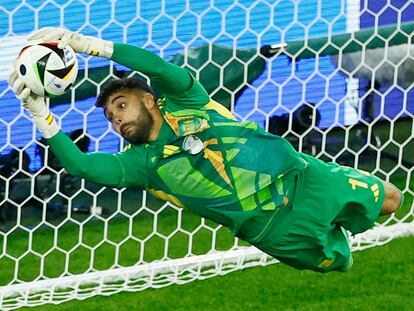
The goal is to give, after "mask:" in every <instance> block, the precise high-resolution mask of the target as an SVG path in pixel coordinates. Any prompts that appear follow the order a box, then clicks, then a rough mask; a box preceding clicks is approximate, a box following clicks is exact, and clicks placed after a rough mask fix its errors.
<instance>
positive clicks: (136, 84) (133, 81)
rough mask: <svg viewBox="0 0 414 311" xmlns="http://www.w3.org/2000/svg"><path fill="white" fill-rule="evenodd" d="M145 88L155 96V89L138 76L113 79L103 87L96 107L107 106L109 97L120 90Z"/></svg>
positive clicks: (144, 89)
mask: <svg viewBox="0 0 414 311" xmlns="http://www.w3.org/2000/svg"><path fill="white" fill-rule="evenodd" d="M124 89H127V90H137V89H138V90H143V91H145V92H148V93H151V94H152V95H153V96H154V98H156V96H155V92H154V90H153V89H152V88H151V87H150V86H149V85H148V84H147V83H146V82H145V81H143V80H141V79H137V78H121V79H113V80H111V81H110V82H109V83H108V84H107V85H106V86H105V87H104V89H103V91H102V92H101V94H99V96H98V99H97V100H96V103H95V106H96V107H103V106H105V103H106V101H107V100H108V97H109V96H111V95H112V94H113V93H115V92H116V91H119V90H124Z"/></svg>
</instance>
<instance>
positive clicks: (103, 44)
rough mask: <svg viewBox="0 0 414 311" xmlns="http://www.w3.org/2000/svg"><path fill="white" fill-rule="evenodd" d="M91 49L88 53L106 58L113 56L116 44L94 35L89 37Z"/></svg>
mask: <svg viewBox="0 0 414 311" xmlns="http://www.w3.org/2000/svg"><path fill="white" fill-rule="evenodd" d="M88 39H89V40H90V41H89V49H88V51H87V53H88V54H90V55H93V56H100V57H105V58H111V57H112V54H113V53H114V44H113V43H112V42H111V41H105V40H102V39H97V38H93V37H88Z"/></svg>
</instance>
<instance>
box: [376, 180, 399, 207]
mask: <svg viewBox="0 0 414 311" xmlns="http://www.w3.org/2000/svg"><path fill="white" fill-rule="evenodd" d="M381 182H382V184H383V185H384V190H385V197H384V203H383V204H382V208H381V214H380V215H389V214H392V213H394V212H395V211H396V210H397V209H398V208H399V207H401V206H402V204H403V199H404V196H403V194H402V193H401V191H400V190H398V188H397V187H395V186H394V185H393V184H391V183H389V182H387V181H383V180H381Z"/></svg>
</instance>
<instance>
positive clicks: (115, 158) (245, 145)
mask: <svg viewBox="0 0 414 311" xmlns="http://www.w3.org/2000/svg"><path fill="white" fill-rule="evenodd" d="M113 60H114V61H116V62H118V63H120V64H123V65H126V66H128V67H130V68H132V69H134V70H138V71H141V72H143V73H144V74H146V75H148V76H149V77H150V79H151V81H152V83H153V84H155V86H156V87H157V89H158V90H160V91H162V92H163V94H164V97H162V98H161V99H160V100H159V101H158V103H159V106H160V110H161V114H162V115H163V117H164V122H163V125H162V127H161V129H160V132H159V135H158V138H157V140H156V141H151V142H149V143H146V144H141V145H128V146H127V147H126V148H125V150H124V151H122V152H119V153H117V154H114V155H110V154H105V153H99V152H98V153H90V154H82V153H81V152H80V151H79V150H77V149H76V146H75V145H74V144H73V143H72V142H71V141H70V140H69V139H68V138H67V137H66V136H65V135H64V134H63V133H62V132H60V133H58V134H57V135H56V136H55V137H52V138H51V139H49V140H48V142H49V145H50V146H51V149H52V151H53V152H54V153H55V154H56V156H57V157H58V158H59V160H60V161H61V163H62V165H63V166H64V167H65V168H66V169H67V170H68V171H69V173H72V174H74V175H79V176H81V177H83V178H86V179H89V180H92V181H94V182H97V183H100V184H104V185H108V186H112V187H136V188H140V189H146V190H147V191H149V192H150V193H152V194H153V195H155V196H157V197H159V198H161V199H164V200H167V201H169V202H172V203H173V204H175V205H177V206H180V207H184V208H188V209H189V210H191V211H192V212H194V213H196V214H198V215H200V216H202V217H205V218H208V219H211V220H213V221H215V222H217V223H220V224H223V225H224V226H226V227H229V228H230V229H231V231H232V233H233V234H234V235H236V236H238V237H240V238H242V239H244V240H247V241H249V242H251V243H257V242H259V241H260V240H261V238H262V237H263V236H265V234H266V231H267V229H268V226H269V224H270V223H271V221H272V219H273V218H275V217H277V212H278V210H279V209H280V208H283V206H286V205H288V204H289V202H290V200H292V196H293V192H294V188H295V183H296V176H297V175H298V173H299V172H300V171H302V170H303V169H304V168H305V165H306V164H305V161H304V160H303V159H302V157H301V156H300V154H299V153H298V152H296V151H295V150H294V148H293V147H292V146H291V145H290V144H289V142H288V141H287V140H285V139H284V138H282V137H279V136H275V135H272V134H269V133H266V132H265V131H264V130H263V129H261V128H259V127H258V126H257V125H256V124H255V123H253V122H244V123H241V122H238V121H236V120H235V118H234V117H233V116H232V115H231V113H230V112H229V111H228V110H227V109H225V108H224V107H223V106H221V105H220V104H218V103H216V102H214V101H213V100H211V99H210V98H209V96H208V95H207V93H206V91H205V90H204V88H203V87H202V86H201V84H200V83H199V82H198V81H196V80H195V79H194V78H193V77H192V76H191V75H190V74H189V73H188V72H187V71H186V70H185V69H182V68H179V67H177V66H175V65H172V64H170V63H168V62H166V61H163V60H162V59H161V58H159V57H158V56H156V55H154V54H152V53H150V52H147V51H145V50H143V49H140V48H136V47H132V46H129V45H126V44H115V46H114V55H113ZM154 68H155V69H154Z"/></svg>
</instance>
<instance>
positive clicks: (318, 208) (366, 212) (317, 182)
mask: <svg viewBox="0 0 414 311" xmlns="http://www.w3.org/2000/svg"><path fill="white" fill-rule="evenodd" d="M302 157H303V159H304V160H305V161H306V162H307V163H308V165H307V168H306V169H305V170H304V171H303V172H302V173H301V174H300V175H299V176H298V181H297V186H296V187H297V188H296V191H295V196H294V198H293V200H292V202H291V204H290V205H288V206H286V207H282V208H280V210H279V211H278V215H277V217H275V218H274V220H273V221H272V224H271V226H270V230H269V231H268V232H266V235H265V237H264V238H263V239H262V240H261V241H260V242H258V243H255V246H257V247H258V248H259V249H261V250H263V251H264V252H266V253H267V254H269V255H271V256H273V257H275V258H277V259H279V260H280V261H281V262H283V263H286V264H288V265H290V266H293V267H295V268H297V269H311V270H315V271H319V272H328V271H343V272H345V271H347V270H348V269H349V268H350V267H351V265H352V256H351V252H350V248H349V241H348V236H347V232H346V230H348V231H350V232H351V233H353V234H356V233H360V232H363V231H365V230H367V229H369V228H371V227H372V226H373V224H374V222H375V220H376V219H377V218H378V216H379V213H380V211H381V207H382V204H383V201H384V186H383V184H382V183H381V181H380V180H379V179H378V178H377V177H375V176H373V175H370V174H368V173H366V172H363V171H359V170H356V169H353V168H350V167H343V166H340V165H338V164H335V163H326V162H323V161H321V160H318V159H316V158H313V157H311V156H308V155H305V154H303V155H302ZM344 229H346V230H344Z"/></svg>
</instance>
